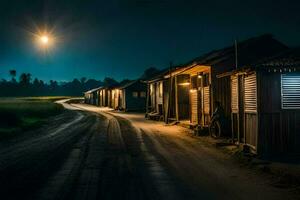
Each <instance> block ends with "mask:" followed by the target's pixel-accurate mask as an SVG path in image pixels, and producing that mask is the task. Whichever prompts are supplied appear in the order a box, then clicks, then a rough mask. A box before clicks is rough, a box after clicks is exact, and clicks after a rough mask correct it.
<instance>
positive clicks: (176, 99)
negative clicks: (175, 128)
mask: <svg viewBox="0 0 300 200" xmlns="http://www.w3.org/2000/svg"><path fill="white" fill-rule="evenodd" d="M174 78H175V83H174V84H175V113H176V121H179V110H178V109H179V107H178V82H177V76H176V75H175V77H174Z"/></svg>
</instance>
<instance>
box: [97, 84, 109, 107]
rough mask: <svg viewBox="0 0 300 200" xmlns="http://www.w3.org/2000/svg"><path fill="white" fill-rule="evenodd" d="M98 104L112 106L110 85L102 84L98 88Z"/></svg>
mask: <svg viewBox="0 0 300 200" xmlns="http://www.w3.org/2000/svg"><path fill="white" fill-rule="evenodd" d="M98 93H99V94H98V95H99V106H100V107H112V87H108V86H103V87H101V88H100V89H99V92H98Z"/></svg>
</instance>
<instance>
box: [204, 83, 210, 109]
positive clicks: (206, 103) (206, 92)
mask: <svg viewBox="0 0 300 200" xmlns="http://www.w3.org/2000/svg"><path fill="white" fill-rule="evenodd" d="M203 94H204V95H203V96H204V97H203V100H204V113H205V114H209V107H210V105H209V96H210V92H209V86H207V87H204V88H203Z"/></svg>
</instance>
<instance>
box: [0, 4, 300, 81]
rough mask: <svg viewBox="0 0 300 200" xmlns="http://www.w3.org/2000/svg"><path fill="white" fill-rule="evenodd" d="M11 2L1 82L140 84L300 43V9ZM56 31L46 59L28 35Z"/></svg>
mask: <svg viewBox="0 0 300 200" xmlns="http://www.w3.org/2000/svg"><path fill="white" fill-rule="evenodd" d="M185 2H186V1H181V0H177V1H168V0H164V1H163V0H150V1H146V0H128V1H126V2H124V1H113V2H104V1H85V2H81V1H63V2H62V1H47V0H45V1H33V2H32V3H31V4H28V3H26V2H24V1H17V0H12V1H6V2H2V3H1V6H0V7H1V8H0V11H1V12H0V13H1V14H0V16H1V18H0V22H1V24H2V26H1V27H0V42H1V44H2V48H1V49H0V78H5V79H9V73H8V71H9V70H11V69H15V70H17V72H18V75H20V74H21V73H23V72H26V73H31V74H32V76H33V77H38V78H39V79H42V80H45V81H49V80H51V79H52V80H57V81H70V80H72V79H73V78H81V77H87V78H93V79H96V80H102V79H103V78H104V77H112V78H115V79H116V80H118V81H120V80H122V79H124V78H128V79H135V78H137V77H139V76H140V75H141V74H142V73H143V71H144V70H145V69H146V68H148V67H156V68H158V69H163V68H165V67H167V66H168V65H169V62H170V61H172V62H173V63H174V64H182V63H185V62H187V61H189V60H191V59H193V58H195V57H197V56H199V55H201V54H203V53H206V52H209V51H211V50H214V49H219V48H222V47H224V46H229V45H232V44H233V43H234V40H235V39H238V40H244V39H247V38H250V37H254V36H258V35H261V34H265V33H271V34H273V35H274V37H275V38H276V39H278V40H279V41H281V42H283V43H284V44H286V45H288V46H297V45H299V44H300V38H299V37H298V35H297V34H298V33H299V31H300V27H299V26H298V24H299V22H300V16H299V15H298V14H297V10H299V8H300V3H299V2H296V1H295V2H289V4H287V3H285V4H283V1H282V2H272V1H264V2H260V1H258V0H254V1H251V2H239V1H230V2H228V1H227V2H221V1H219V2H217V1H215V2H211V1H209V2H198V1H193V0H191V1H189V2H188V3H185ZM45 26H47V30H50V29H53V34H54V35H55V36H56V37H57V38H58V39H57V43H56V45H55V48H53V49H51V50H50V52H48V53H47V54H44V52H40V51H39V50H38V49H36V48H35V46H34V42H33V37H32V35H31V33H30V32H34V33H35V32H36V31H37V27H38V28H39V29H43V27H45Z"/></svg>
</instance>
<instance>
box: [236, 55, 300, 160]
mask: <svg viewBox="0 0 300 200" xmlns="http://www.w3.org/2000/svg"><path fill="white" fill-rule="evenodd" d="M230 79H231V107H232V132H233V133H234V134H233V138H234V139H235V141H236V142H237V143H239V144H242V145H246V146H247V147H248V148H249V150H251V151H253V152H255V153H257V154H259V155H266V156H269V155H280V154H282V155H287V154H300V148H299V146H300V49H291V50H287V51H285V52H284V53H281V54H279V55H277V56H275V57H272V58H269V59H266V60H265V61H262V62H259V63H257V64H250V65H245V66H244V67H242V68H239V69H237V70H235V71H234V72H233V73H232V74H231V75H230Z"/></svg>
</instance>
